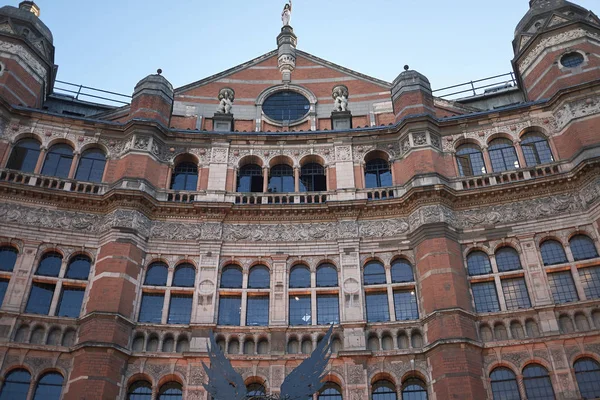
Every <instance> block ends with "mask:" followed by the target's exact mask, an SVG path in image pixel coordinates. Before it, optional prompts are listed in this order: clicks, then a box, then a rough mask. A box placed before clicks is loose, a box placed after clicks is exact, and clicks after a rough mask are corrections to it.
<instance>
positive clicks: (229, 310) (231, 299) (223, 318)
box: [217, 296, 242, 326]
mask: <svg viewBox="0 0 600 400" xmlns="http://www.w3.org/2000/svg"><path fill="white" fill-rule="evenodd" d="M241 308H242V298H241V297H239V296H221V298H220V299H219V320H218V322H217V324H218V325H231V326H240V316H241Z"/></svg>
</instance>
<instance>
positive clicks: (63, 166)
mask: <svg viewBox="0 0 600 400" xmlns="http://www.w3.org/2000/svg"><path fill="white" fill-rule="evenodd" d="M72 163H73V148H72V147H71V146H69V145H68V144H56V145H54V146H52V147H50V150H48V153H47V154H46V160H45V161H44V166H43V167H42V175H48V176H56V177H57V178H68V177H69V171H70V170H71V164H72Z"/></svg>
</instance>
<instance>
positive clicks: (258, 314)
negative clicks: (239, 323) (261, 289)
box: [246, 296, 269, 326]
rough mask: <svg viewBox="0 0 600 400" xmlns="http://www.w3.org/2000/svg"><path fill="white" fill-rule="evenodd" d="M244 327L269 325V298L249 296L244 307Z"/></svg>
mask: <svg viewBox="0 0 600 400" xmlns="http://www.w3.org/2000/svg"><path fill="white" fill-rule="evenodd" d="M246 325H248V326H268V325H269V296H250V297H248V306H247V307H246Z"/></svg>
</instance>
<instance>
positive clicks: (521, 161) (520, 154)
mask: <svg viewBox="0 0 600 400" xmlns="http://www.w3.org/2000/svg"><path fill="white" fill-rule="evenodd" d="M513 146H515V151H516V152H517V160H519V168H525V167H527V163H526V162H525V154H523V148H521V139H517V140H515V141H514V142H513Z"/></svg>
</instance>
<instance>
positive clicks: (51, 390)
mask: <svg viewBox="0 0 600 400" xmlns="http://www.w3.org/2000/svg"><path fill="white" fill-rule="evenodd" d="M62 385H63V377H62V375H61V374H58V373H56V372H50V373H47V374H46V375H44V376H43V377H42V379H40V381H39V383H38V385H37V388H36V389H35V395H34V396H33V400H60V395H61V392H62Z"/></svg>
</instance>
